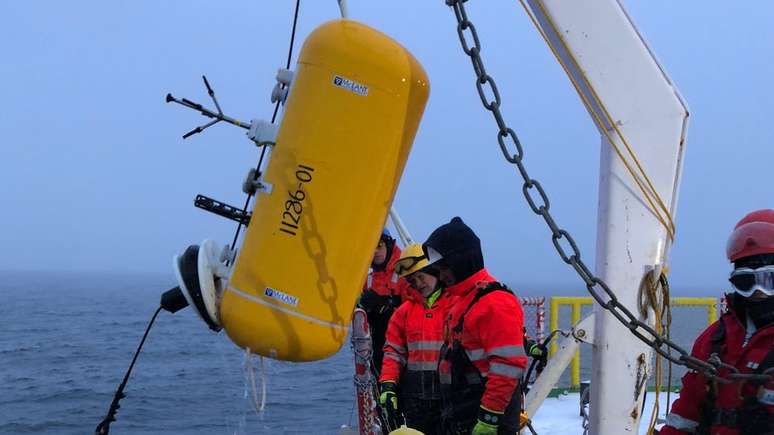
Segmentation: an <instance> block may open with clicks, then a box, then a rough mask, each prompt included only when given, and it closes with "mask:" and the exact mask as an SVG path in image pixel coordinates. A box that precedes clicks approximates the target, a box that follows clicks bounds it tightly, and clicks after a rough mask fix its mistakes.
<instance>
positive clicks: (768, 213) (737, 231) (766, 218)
mask: <svg viewBox="0 0 774 435" xmlns="http://www.w3.org/2000/svg"><path fill="white" fill-rule="evenodd" d="M759 254H774V210H771V209H765V210H757V211H754V212H752V213H750V214H748V215H747V216H745V217H743V218H742V220H740V221H739V223H738V224H736V226H735V227H734V232H733V233H731V237H729V238H728V244H726V255H727V256H728V259H729V261H732V262H733V261H736V260H738V259H740V258H744V257H749V256H751V255H759Z"/></svg>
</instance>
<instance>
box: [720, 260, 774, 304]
mask: <svg viewBox="0 0 774 435" xmlns="http://www.w3.org/2000/svg"><path fill="white" fill-rule="evenodd" d="M728 280H729V281H730V282H731V285H733V286H734V290H735V291H736V292H737V293H739V294H740V295H742V296H744V297H749V296H752V295H753V293H755V291H756V290H760V291H762V292H763V293H765V294H767V295H768V296H774V265H772V266H764V267H759V268H757V269H750V268H747V267H742V268H739V269H734V271H733V272H731V277H730V278H728Z"/></svg>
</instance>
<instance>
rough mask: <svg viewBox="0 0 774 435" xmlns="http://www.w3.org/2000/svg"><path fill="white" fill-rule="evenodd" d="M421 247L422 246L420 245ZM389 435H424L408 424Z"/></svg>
mask: <svg viewBox="0 0 774 435" xmlns="http://www.w3.org/2000/svg"><path fill="white" fill-rule="evenodd" d="M420 248H421V246H420ZM388 435H423V434H422V432H420V431H418V430H416V429H412V428H410V427H406V425H405V424H404V425H401V427H399V428H397V429H395V430H394V431H392V432H390V433H389V434H388Z"/></svg>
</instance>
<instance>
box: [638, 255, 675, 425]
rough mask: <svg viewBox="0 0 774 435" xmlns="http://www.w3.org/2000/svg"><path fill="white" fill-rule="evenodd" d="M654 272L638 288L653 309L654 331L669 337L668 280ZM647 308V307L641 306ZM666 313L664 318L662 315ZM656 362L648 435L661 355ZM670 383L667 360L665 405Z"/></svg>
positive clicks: (655, 404)
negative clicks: (667, 381) (643, 292)
mask: <svg viewBox="0 0 774 435" xmlns="http://www.w3.org/2000/svg"><path fill="white" fill-rule="evenodd" d="M653 274H654V272H653V271H652V270H651V271H650V272H648V273H647V274H646V275H645V277H644V278H643V280H642V285H641V286H640V290H641V291H642V290H643V287H644V290H645V294H646V296H647V299H648V305H649V307H650V308H651V309H653V313H654V322H653V323H654V329H655V330H656V333H657V334H658V335H659V336H661V337H664V336H666V337H667V338H669V336H670V327H671V324H672V310H671V305H670V303H669V281H668V280H667V278H666V274H665V273H664V272H663V271H662V272H661V274H660V275H659V277H658V279H655V278H653ZM659 289H660V290H661V293H660V294H659V293H658V291H659ZM643 308H647V307H643ZM665 315H666V319H665V318H664V316H665ZM655 357H656V362H655V366H654V376H655V381H654V384H655V390H656V395H655V396H656V397H655V399H654V401H653V411H652V412H651V415H650V422H649V424H648V431H647V434H648V435H653V433H654V431H655V428H656V424H657V423H658V413H659V408H660V396H661V378H662V375H663V367H662V361H661V356H660V355H658V354H656V356H655ZM671 385H672V363H671V361H670V362H669V384H668V386H667V407H668V406H669V390H671Z"/></svg>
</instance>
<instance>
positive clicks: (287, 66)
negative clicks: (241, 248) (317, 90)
mask: <svg viewBox="0 0 774 435" xmlns="http://www.w3.org/2000/svg"><path fill="white" fill-rule="evenodd" d="M300 5H301V0H296V8H295V12H294V13H293V28H292V29H291V31H290V47H289V48H288V59H287V62H285V69H290V60H291V59H292V58H293V44H294V43H295V41H296V25H297V24H298V9H299V6H300ZM284 88H285V85H284V84H283V85H282V89H284ZM280 104H282V102H281V101H280V100H277V104H276V105H274V113H273V114H272V115H271V123H272V124H274V121H275V120H276V119H277V113H278V112H279V108H280ZM265 155H266V145H264V146H263V147H262V148H261V156H260V157H259V158H258V164H257V165H256V166H255V179H257V178H258V177H259V176H260V169H261V164H262V163H263V157H264V156H265ZM252 197H253V195H252V194H248V195H247V199H245V205H244V206H243V207H242V213H247V207H248V206H249V205H250V199H252ZM240 231H242V223H241V222H240V223H239V224H238V225H237V229H236V232H235V233H234V240H233V241H232V242H231V249H234V248H235V247H236V243H237V239H238V238H239V232H240Z"/></svg>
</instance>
